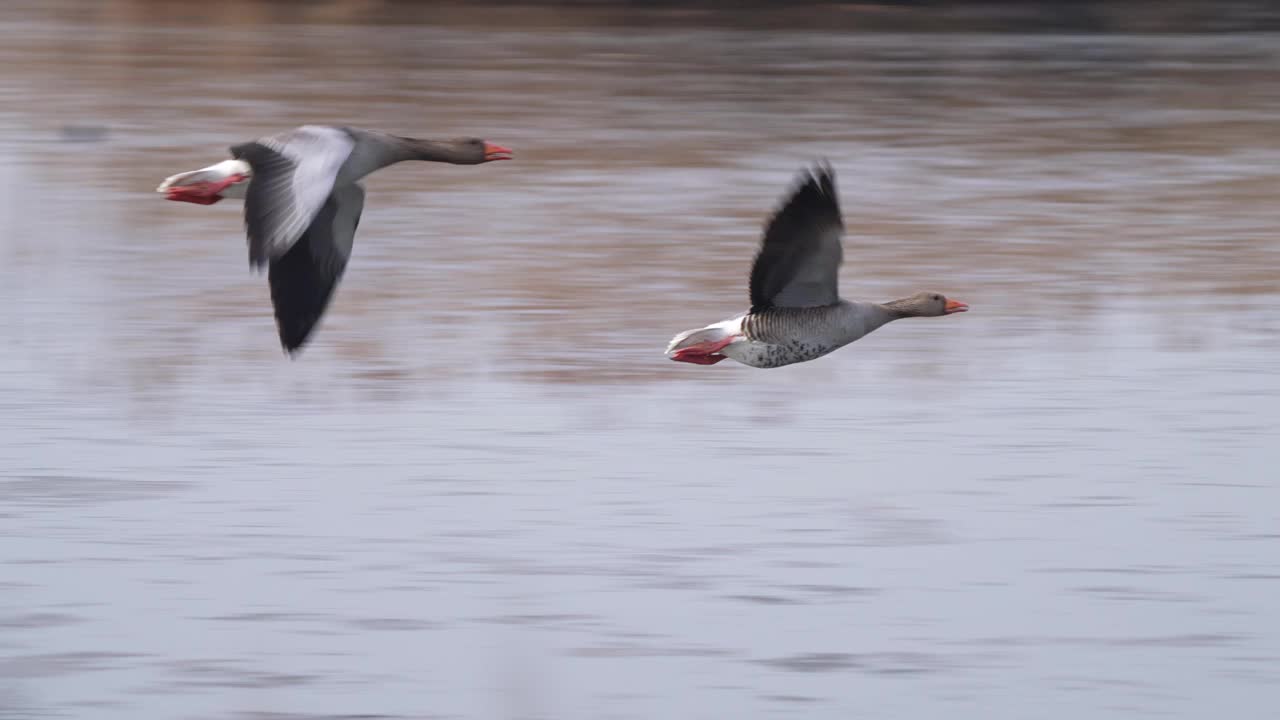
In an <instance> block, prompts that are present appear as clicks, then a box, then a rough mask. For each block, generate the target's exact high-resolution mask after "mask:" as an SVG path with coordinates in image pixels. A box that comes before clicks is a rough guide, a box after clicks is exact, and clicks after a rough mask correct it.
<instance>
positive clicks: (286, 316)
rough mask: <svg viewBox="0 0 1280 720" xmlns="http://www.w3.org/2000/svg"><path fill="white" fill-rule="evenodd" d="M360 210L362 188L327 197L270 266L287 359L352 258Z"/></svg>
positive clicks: (343, 189) (317, 318) (348, 188)
mask: <svg viewBox="0 0 1280 720" xmlns="http://www.w3.org/2000/svg"><path fill="white" fill-rule="evenodd" d="M363 209H364V188H363V187H361V186H360V185H358V184H356V183H352V184H350V185H346V184H344V185H343V186H342V187H340V188H338V189H337V190H335V191H334V192H333V194H332V195H330V196H329V198H328V199H327V200H326V201H325V203H324V205H323V206H321V208H320V212H318V213H316V217H315V220H314V221H312V223H311V225H310V226H309V227H307V229H306V230H305V231H304V232H303V233H302V237H300V238H298V241H297V242H295V243H294V244H293V247H291V248H289V251H288V252H286V253H285V254H284V255H282V256H280V257H278V258H275V259H273V260H272V261H271V265H270V269H269V270H268V271H267V282H268V283H269V284H270V285H271V304H272V306H273V307H274V308H275V315H276V329H277V330H278V331H279V333H280V344H281V345H283V346H284V349H285V351H286V352H288V353H289V354H290V355H292V354H293V353H294V352H296V351H297V350H298V349H299V348H301V347H302V345H303V343H305V342H306V341H307V338H308V337H310V335H311V332H312V330H314V329H315V327H316V323H318V322H319V321H320V316H321V315H323V314H324V311H325V309H326V308H327V307H328V306H329V300H330V299H331V298H332V297H333V291H334V288H336V287H337V285H338V281H339V280H340V279H341V278H342V273H343V271H344V270H346V268H347V260H348V259H350V257H351V246H352V244H353V243H354V241H355V234H356V228H357V227H359V225H360V213H361V211H362V210H363Z"/></svg>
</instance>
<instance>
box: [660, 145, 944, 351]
mask: <svg viewBox="0 0 1280 720" xmlns="http://www.w3.org/2000/svg"><path fill="white" fill-rule="evenodd" d="M843 236H844V220H843V218H842V217H841V214H840V205H839V200H838V198H837V196H836V189H835V172H834V171H833V170H832V169H831V168H830V167H828V166H825V165H824V166H822V167H819V168H817V169H816V170H814V171H813V172H811V173H806V174H805V176H803V177H802V178H801V180H800V182H799V184H798V186H797V188H796V189H795V190H794V191H793V192H792V194H791V195H790V196H789V197H788V198H787V200H786V201H785V202H784V204H783V205H782V207H781V208H780V209H779V210H778V211H777V212H776V213H775V214H774V216H773V217H772V218H771V219H770V221H769V223H768V225H767V227H766V229H765V234H764V239H763V241H762V243H761V247H760V250H759V252H758V253H757V255H756V260H755V263H754V265H753V266H752V269H751V281H750V294H751V309H750V310H749V311H748V312H746V313H744V314H742V315H739V316H737V317H735V318H732V319H729V320H723V321H721V322H718V323H713V324H711V325H708V326H706V327H703V328H696V329H693V330H686V331H685V332H682V333H680V334H679V335H676V336H675V337H674V338H672V340H671V342H670V343H669V344H668V345H667V350H666V354H667V356H668V357H670V358H671V359H672V360H675V361H678V362H687V363H693V364H697V365H714V364H716V363H718V362H720V361H722V360H725V359H730V360H736V361H737V362H739V363H742V364H743V365H749V366H751V367H758V368H775V367H781V366H783V365H791V364H794V363H799V362H807V361H809V360H815V359H817V358H820V357H822V356H823V355H827V354H829V353H832V352H834V351H836V350H838V349H840V348H842V347H844V346H845V345H848V344H849V343H851V342H854V341H855V340H858V339H859V338H862V337H864V336H866V335H867V334H868V333H870V332H872V331H874V330H876V329H877V328H879V327H881V326H882V325H884V324H885V323H888V322H891V321H893V320H897V319H899V318H904V317H928V316H936V315H950V314H953V313H958V312H965V311H966V310H968V309H969V306H968V305H966V304H965V303H962V302H960V301H958V300H948V299H947V298H946V297H944V296H943V295H941V294H939V293H934V292H922V293H917V294H915V295H912V296H911V297H907V298H902V299H900V300H893V301H890V302H887V303H873V302H858V301H850V300H844V299H842V298H840V296H839V290H838V278H837V276H838V273H839V269H840V263H841V262H842V261H843V259H844V251H843V247H842V241H843Z"/></svg>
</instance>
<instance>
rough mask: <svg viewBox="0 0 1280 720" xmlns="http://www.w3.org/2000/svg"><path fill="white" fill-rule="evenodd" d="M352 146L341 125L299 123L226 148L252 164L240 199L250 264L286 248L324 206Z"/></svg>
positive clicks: (282, 251) (353, 144)
mask: <svg viewBox="0 0 1280 720" xmlns="http://www.w3.org/2000/svg"><path fill="white" fill-rule="evenodd" d="M354 147H355V140H354V139H353V138H352V137H351V136H350V135H348V134H347V133H346V131H344V130H341V129H339V128H332V127H324V126H321V125H304V126H302V127H300V128H297V129H295V130H289V131H287V132H283V133H280V134H278V135H272V136H269V137H264V138H261V139H259V140H255V141H254V142H250V143H245V144H243V145H237V146H235V147H233V148H231V155H232V156H233V157H235V158H238V159H241V160H244V161H245V162H247V163H249V165H250V166H251V167H252V168H253V182H251V183H249V188H248V190H247V191H246V192H245V199H244V224H245V231H246V234H247V235H248V238H249V264H250V265H252V266H254V267H260V266H262V265H263V264H265V263H266V262H268V261H269V260H272V259H274V258H278V257H281V256H282V255H284V254H285V253H287V252H288V251H289V248H290V247H292V245H293V243H294V242H295V241H296V240H297V239H298V238H299V237H300V236H301V235H302V233H303V232H304V231H305V230H306V229H307V227H308V226H309V225H310V224H311V221H312V220H313V219H315V217H316V213H318V212H320V208H321V207H322V206H324V204H325V202H326V200H327V199H328V198H329V193H330V191H331V190H333V183H334V180H335V179H337V177H338V170H339V169H341V168H342V164H343V163H345V162H346V160H347V157H348V156H350V155H351V150H352V149H353V148H354Z"/></svg>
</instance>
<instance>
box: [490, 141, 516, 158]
mask: <svg viewBox="0 0 1280 720" xmlns="http://www.w3.org/2000/svg"><path fill="white" fill-rule="evenodd" d="M510 159H511V150H509V149H508V148H504V147H502V146H501V145H498V144H496V143H491V142H487V143H485V144H484V160H485V162H489V161H491V160H510Z"/></svg>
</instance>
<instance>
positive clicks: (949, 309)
mask: <svg viewBox="0 0 1280 720" xmlns="http://www.w3.org/2000/svg"><path fill="white" fill-rule="evenodd" d="M968 311H969V304H968V303H962V302H960V301H959V300H947V306H946V308H944V310H943V312H945V313H946V314H947V315H950V314H952V313H962V312H968Z"/></svg>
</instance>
